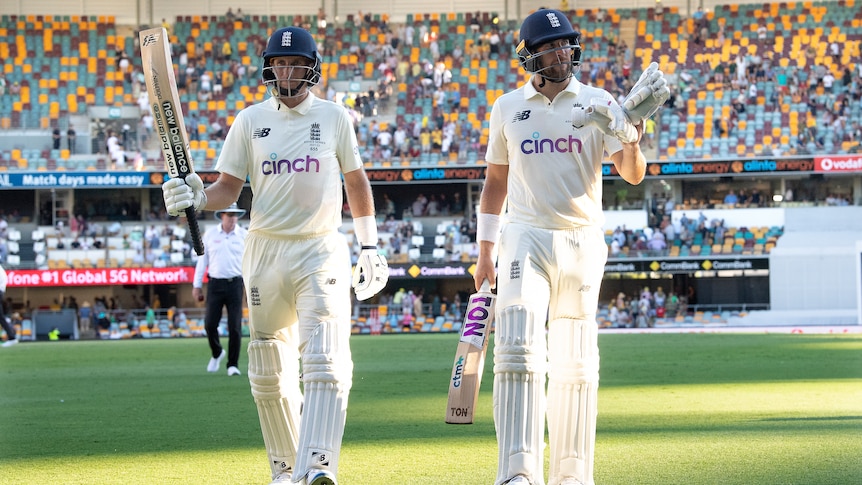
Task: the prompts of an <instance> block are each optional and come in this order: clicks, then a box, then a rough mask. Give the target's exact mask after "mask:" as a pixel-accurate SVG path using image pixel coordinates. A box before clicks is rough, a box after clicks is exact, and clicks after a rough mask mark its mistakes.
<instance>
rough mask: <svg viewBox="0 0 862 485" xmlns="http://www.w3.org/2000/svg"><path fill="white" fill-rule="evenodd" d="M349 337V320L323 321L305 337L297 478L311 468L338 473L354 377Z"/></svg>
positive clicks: (295, 474) (333, 473)
mask: <svg viewBox="0 0 862 485" xmlns="http://www.w3.org/2000/svg"><path fill="white" fill-rule="evenodd" d="M349 339H350V325H349V323H344V322H321V323H319V324H318V325H316V326H315V327H314V329H313V330H312V331H311V334H310V335H309V336H308V339H306V340H305V345H304V348H303V349H302V351H301V352H302V380H303V388H304V390H305V407H304V410H303V413H302V426H301V428H300V433H299V449H298V453H297V459H296V468H295V473H294V481H297V480H298V479H300V478H302V477H305V476H306V475H307V474H308V472H309V471H310V470H311V469H320V470H327V471H329V472H330V473H332V475H333V476H335V475H337V473H338V457H339V454H340V452H341V439H342V437H343V435H344V422H345V419H346V417H347V396H348V394H349V392H350V387H351V384H352V379H353V360H352V358H351V356H350V344H349Z"/></svg>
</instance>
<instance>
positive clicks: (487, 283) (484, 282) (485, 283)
mask: <svg viewBox="0 0 862 485" xmlns="http://www.w3.org/2000/svg"><path fill="white" fill-rule="evenodd" d="M479 291H481V292H484V293H488V292H490V291H491V282H490V281H488V279H487V278H485V279H484V280H482V286H480V287H479Z"/></svg>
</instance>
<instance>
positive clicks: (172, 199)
mask: <svg viewBox="0 0 862 485" xmlns="http://www.w3.org/2000/svg"><path fill="white" fill-rule="evenodd" d="M162 196H163V197H164V198H165V209H167V210H168V214H170V215H172V216H178V215H180V214H181V213H182V212H183V211H185V210H186V209H188V208H189V207H194V208H195V209H196V210H197V209H203V208H204V207H206V205H207V194H205V193H204V183H203V181H202V180H201V178H200V177H199V176H198V174H196V173H190V174H189V175H187V176H186V178H184V179H182V178H172V179H170V180H168V181H167V182H165V183H163V184H162Z"/></svg>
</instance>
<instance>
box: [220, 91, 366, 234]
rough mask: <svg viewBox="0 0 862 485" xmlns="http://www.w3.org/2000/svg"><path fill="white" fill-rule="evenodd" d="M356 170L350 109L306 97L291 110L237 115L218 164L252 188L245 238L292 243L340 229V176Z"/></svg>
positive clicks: (264, 106) (269, 108) (275, 107)
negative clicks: (252, 234) (248, 235)
mask: <svg viewBox="0 0 862 485" xmlns="http://www.w3.org/2000/svg"><path fill="white" fill-rule="evenodd" d="M361 167H362V159H361V158H360V156H359V146H358V144H357V142H356V134H355V133H354V131H353V125H352V123H351V122H350V118H349V115H348V114H347V110H345V109H344V108H343V107H341V106H339V105H337V104H335V103H333V102H331V101H326V100H322V99H319V98H317V97H315V96H314V95H313V94H311V93H309V95H308V97H307V98H306V99H305V100H304V101H303V102H302V103H300V104H299V105H298V106H297V107H296V108H293V109H291V108H288V107H287V106H285V105H283V104H281V103H279V102H278V100H277V99H276V98H273V97H270V98H269V99H267V100H266V101H263V102H260V103H257V104H254V105H251V106H249V107H247V108H245V109H243V110H242V111H240V112H239V114H237V117H236V119H235V120H234V122H233V125H231V127H230V131H229V132H228V134H227V137H226V138H225V143H224V145H223V147H222V151H221V155H219V159H218V162H217V163H216V170H218V171H219V172H223V173H226V174H228V175H232V176H234V177H236V178H238V179H241V180H246V178H248V180H249V183H250V184H251V190H252V193H253V194H254V197H253V200H252V206H251V212H250V215H251V223H250V225H249V228H248V230H249V232H257V231H259V232H261V233H263V234H266V235H269V236H274V237H289V238H295V237H303V236H310V235H314V234H321V233H327V232H331V231H334V230H337V229H338V227H339V226H340V225H341V208H342V207H341V206H342V202H343V196H342V182H341V174H342V172H344V173H347V172H352V171H353V170H357V169H359V168H361Z"/></svg>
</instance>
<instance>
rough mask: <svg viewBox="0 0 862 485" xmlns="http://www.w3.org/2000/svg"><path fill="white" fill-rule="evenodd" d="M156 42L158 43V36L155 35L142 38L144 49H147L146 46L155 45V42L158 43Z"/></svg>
mask: <svg viewBox="0 0 862 485" xmlns="http://www.w3.org/2000/svg"><path fill="white" fill-rule="evenodd" d="M158 41H159V36H158V35H156V34H148V35H147V36H146V37H144V47H147V46H150V45H153V44H155V43H156V42H158Z"/></svg>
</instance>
